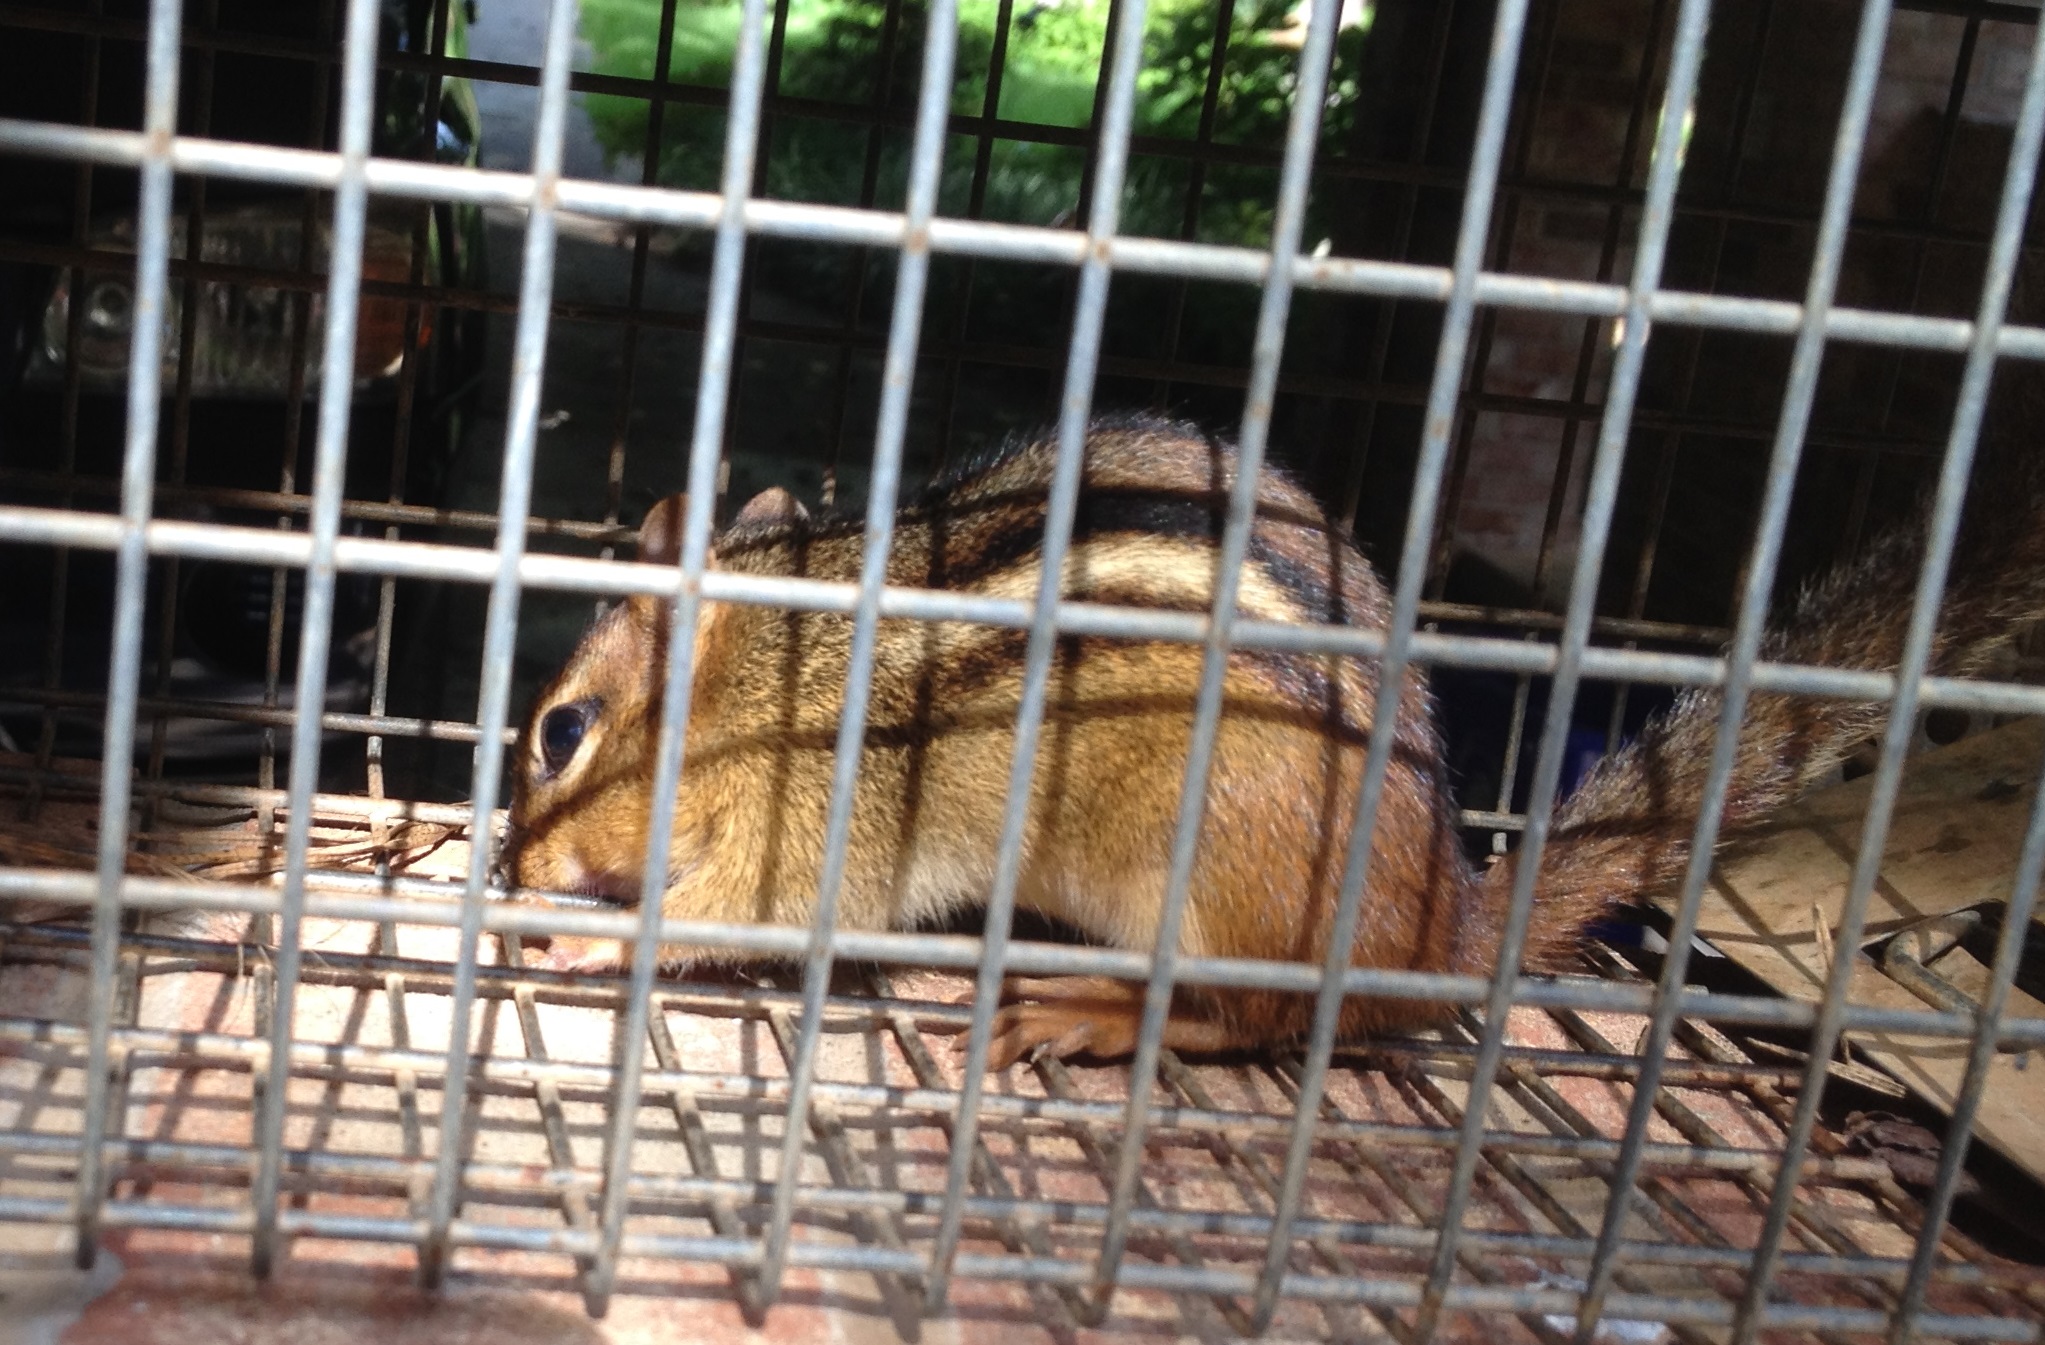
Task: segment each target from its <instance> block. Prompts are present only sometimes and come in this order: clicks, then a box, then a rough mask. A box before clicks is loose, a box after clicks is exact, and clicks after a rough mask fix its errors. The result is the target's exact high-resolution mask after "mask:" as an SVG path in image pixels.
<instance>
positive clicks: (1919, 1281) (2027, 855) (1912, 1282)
mask: <svg viewBox="0 0 2045 1345" xmlns="http://www.w3.org/2000/svg"><path fill="white" fill-rule="evenodd" d="M2041 52H2045V24H2041V25H2040V26H2039V30H2038V38H2037V41H2036V42H2035V44H2034V45H2033V47H2032V65H2031V81H2030V84H2029V86H2028V87H2027V88H2026V89H2025V110H2024V111H2023V112H2022V113H2020V114H2019V116H2018V123H2017V125H2018V130H2017V135H2016V141H2015V144H2014V145H2013V146H2012V148H2011V150H2010V173H2011V176H2012V177H2014V176H2015V175H2016V174H2017V173H2019V172H2021V173H2024V174H2026V175H2035V173H2036V171H2037V161H2038V143H2037V139H2038V138H2037V135H2036V123H2035V118H2033V115H2032V112H2031V106H2030V105H2031V103H2032V101H2033V99H2032V95H2033V94H2035V93H2036V92H2037V91H2038V88H2039V79H2038V73H2039V70H2040V65H2039V62H2038V55H2039V53H2041ZM2027 132H2028V133H2029V135H2030V139H2029V142H2028V145H2027V143H2026V140H2025V136H2026V134H2027ZM2016 223H2017V227H2018V228H2019V229H2021V227H2022V224H2023V219H2022V216H2018V218H2017V221H2016ZM1998 240H2000V235H1999V234H1998ZM2011 242H2012V244H2013V245H2014V243H2015V237H2014V235H2013V236H2012V239H2011ZM2041 875H2045V777H2041V781H2040V786H2039V791H2038V797H2037V798H2036V799H2035V800H2034V801H2033V803H2032V806H2031V825H2030V829H2029V831H2027V832H2026V833H2025V835H2024V850H2023V854H2022V855H2021V856H2020V857H2019V859H2018V860H2017V874H2016V880H2015V883H2014V885H2013V886H2012V887H2011V889H2010V897H2009V904H2008V905H2007V906H2005V907H2004V908H2003V913H2002V935H2001V937H2000V939H1999V940H1998V941H1997V943H1996V946H1995V966H1994V968H1993V970H1992V971H1991V972H1990V974H1989V981H1988V994H1987V996H1986V997H1985V998H1983V999H1982V1001H1981V1008H1980V1023H1979V1026H1977V1027H1976V1028H1975V1030H1974V1043H1973V1048H1972V1050H1971V1051H1970V1052H1969V1053H1968V1056H1967V1073H1966V1076H1965V1078H1964V1079H1963V1080H1962V1081H1961V1084H1960V1092H1959V1097H1958V1100H1957V1101H1956V1102H1955V1103H1954V1105H1953V1116H1952V1120H1951V1121H1950V1122H1949V1123H1948V1125H1947V1127H1946V1142H1945V1145H1944V1147H1943V1148H1942V1149H1940V1151H1939V1167H1938V1175H1937V1176H1936V1177H1935V1178H1934V1179H1933V1181H1932V1189H1931V1199H1930V1200H1929V1201H1928V1202H1927V1203H1926V1205H1925V1208H1924V1226H1923V1228H1922V1229H1920V1230H1919V1232H1918V1234H1917V1247H1916V1250H1915V1251H1913V1252H1912V1253H1911V1257H1910V1274H1909V1276H1908V1277H1907V1278H1906V1279H1905V1280H1904V1281H1903V1293H1902V1295H1901V1301H1899V1302H1898V1303H1897V1305H1896V1315H1895V1325H1894V1327H1893V1328H1892V1329H1891V1331H1890V1333H1889V1340H1890V1345H1909V1342H1910V1341H1911V1340H1913V1339H1915V1338H1916V1335H1917V1318H1918V1315H1919V1313H1920V1312H1922V1311H1923V1308H1924V1295H1925V1290H1926V1289H1927V1288H1928V1287H1929V1286H1930V1284H1931V1272H1932V1268H1933V1266H1935V1265H1936V1264H1937V1263H1938V1252H1939V1242H1940V1240H1941V1238H1943V1236H1944V1235H1945V1230H1946V1220H1947V1218H1948V1216H1950V1215H1951V1213H1952V1209H1953V1195H1954V1193H1955V1192H1956V1191H1957V1190H1958V1189H1959V1184H1960V1171H1961V1169H1962V1167H1963V1166H1964V1165H1965V1164H1966V1161H1967V1147H1968V1145H1969V1144H1970V1143H1971V1142H1972V1140H1973V1138H1974V1116H1975V1113H1976V1112H1977V1111H1979V1109H1980V1106H1981V1094H1982V1092H1983V1091H1984V1090H1985V1089H1986V1088H1987V1086H1988V1069H1989V1065H1990V1064H1991V1063H1992V1062H1993V1061H1994V1059H1995V1051H1996V1037H1997V1035H1998V1034H1999V1032H2000V1030H2001V1028H2002V1017H2003V1013H2004V1011H2005V1010H2006V1009H2007V1008H2008V1006H2009V992H2010V985H2011V983H2012V982H2013V981H2014V980H2015V979H2016V973H2017V964H2018V962H2019V961H2021V959H2022V958H2023V955H2024V940H2025V937H2026V935H2028V934H2029V933H2030V930H2031V912H2032V910H2033V909H2034V908H2035V906H2036V905H2037V900H2038V882H2039V878H2040V876H2041Z"/></svg>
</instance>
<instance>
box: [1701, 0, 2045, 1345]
mask: <svg viewBox="0 0 2045 1345" xmlns="http://www.w3.org/2000/svg"><path fill="white" fill-rule="evenodd" d="M1870 8H1873V6H1870ZM2038 61H2039V52H2038V48H2037V47H2036V46H2034V47H2033V49H2032V65H2031V72H2030V76H2029V80H2028V82H2027V84H2026V86H2025V90H2024V111H2023V114H2022V115H2023V117H2024V119H2025V120H2024V121H2023V122H2022V123H2021V124H2020V127H2019V132H2020V134H2019V136H2018V137H2017V139H2016V140H2015V142H2014V143H2013V144H2012V146H2011V158H2010V170H2009V177H2008V179H2007V181H2006V182H2005V184H2004V188H2003V197H2002V205H2001V209H2000V210H1999V211H1998V213H1997V216H1996V233H1995V236H1994V241H1993V242H1992V243H1991V245H1990V249H1989V258H1988V262H1989V264H1988V270H1987V273H1986V275H1985V276H1984V278H1983V280H1982V292H1981V303H1980V307H1979V308H1978V310H1977V311H1976V313H1975V318H1974V335H1973V339H1972V341H1971V342H1970V343H1969V349H1968V352H1967V365H1966V370H1965V372H1964V374H1963V375H1962V376H1961V381H1960V395H1959V401H1958V404H1957V405H1956V406H1955V408H1954V411H1953V425H1952V431H1951V435H1950V436H1949V438H1948V440H1947V444H1946V456H1945V461H1944V463H1943V465H1942V466H1941V468H1940V471H1939V482H1938V491H1937V494H1936V495H1935V496H1934V497H1933V503H1932V512H1931V517H1930V519H1929V521H1928V523H1927V525H1926V526H1927V530H1928V536H1927V538H1926V545H1925V554H1924V562H1923V568H1922V569H1921V571H1920V572H1919V574H1918V582H1917V592H1916V595H1915V598H1914V600H1913V605H1912V609H1911V613H1910V626H1909V631H1908V634H1907V636H1906V638H1905V642H1904V646H1903V656H1902V659H1901V660H1900V662H1899V664H1898V667H1897V672H1896V700H1895V704H1894V706H1893V707H1892V708H1891V710H1890V718H1889V727H1888V730H1887V732H1886V733H1885V734H1884V735H1883V738H1882V755H1881V763H1880V765H1879V766H1878V767H1877V768H1876V770H1875V776H1874V784H1873V786H1872V789H1871V792H1870V794H1869V798H1868V811H1867V817H1866V822H1865V824H1864V826H1863V829H1862V833H1861V838H1860V850H1859V853H1858V855H1857V856H1856V857H1855V860H1854V868H1853V879H1852V883H1851V885H1850V886H1849V887H1848V888H1847V893H1846V909H1845V912H1844V914H1843V916H1842V918H1841V921H1840V929H1839V931H1838V935H1837V940H1838V946H1839V948H1840V949H1841V950H1842V956H1840V957H1838V958H1837V959H1835V960H1834V962H1833V966H1832V971H1831V975H1830V976H1828V977H1827V978H1826V983H1825V998H1824V1001H1823V1003H1822V1004H1821V1006H1820V1009H1819V1014H1818V1021H1817V1023H1816V1024H1815V1025H1814V1026H1813V1028H1812V1031H1811V1047H1810V1051H1811V1058H1810V1068H1809V1070H1808V1071H1807V1073H1806V1075H1805V1078H1804V1082H1803V1087H1802V1089H1801V1091H1800V1092H1799V1093H1798V1095H1797V1105H1796V1111H1795V1113H1794V1115H1793V1116H1792V1118H1791V1122H1790V1128H1789V1134H1788V1136H1787V1138H1786V1139H1785V1141H1784V1144H1785V1154H1786V1158H1785V1161H1784V1163H1783V1166H1782V1170H1781V1172H1780V1173H1779V1174H1778V1176H1777V1178H1776V1182H1775V1189H1774V1191H1773V1192H1772V1194H1771V1197H1770V1201H1769V1208H1768V1218H1767V1222H1766V1223H1765V1224H1764V1225H1763V1228H1762V1233H1761V1239H1760V1241H1759V1242H1758V1243H1757V1244H1756V1247H1755V1251H1754V1267H1753V1271H1752V1273H1751V1276H1750V1278H1749V1280H1748V1286H1747V1293H1746V1295H1745V1297H1744V1298H1743V1299H1742V1301H1741V1303H1740V1311H1739V1314H1738V1316H1737V1317H1736V1318H1735V1319H1734V1327H1733V1339H1734V1341H1735V1342H1737V1343H1738V1345H1745V1342H1748V1341H1750V1340H1752V1339H1753V1337H1754V1333H1755V1332H1756V1330H1757V1329H1758V1328H1759V1324H1760V1316H1761V1312H1762V1309H1763V1307H1764V1306H1765V1304H1766V1302H1767V1297H1768V1286H1769V1284H1770V1282H1771V1281H1772V1279H1773V1278H1774V1273H1775V1265H1776V1260H1777V1257H1778V1255H1779V1252H1780V1245H1781V1240H1782V1232H1783V1228H1784V1226H1785V1225H1786V1223H1787V1220H1788V1216H1789V1205H1790V1201H1791V1197H1792V1195H1793V1193H1794V1191H1795V1189H1796V1180H1797V1164H1796V1163H1795V1162H1794V1159H1795V1158H1796V1157H1797V1156H1799V1155H1801V1154H1802V1153H1803V1151H1804V1148H1805V1146H1806V1145H1807V1144H1809V1142H1810V1135H1811V1128H1812V1126H1813V1125H1814V1124H1815V1122H1816V1118H1817V1109H1818V1104H1819V1102H1820V1100H1821V1097H1822V1094H1823V1092H1824V1086H1825V1081H1826V1076H1827V1073H1828V1071H1829V1067H1830V1064H1831V1056H1832V1052H1833V1051H1834V1050H1835V1049H1836V1047H1837V1046H1838V1042H1839V1033H1840V1025H1841V1018H1842V1015H1843V1013H1844V1011H1845V1006H1846V991H1847V988H1848V986H1849V985H1850V983H1851V982H1850V977H1851V975H1852V971H1853V966H1854V961H1855V956H1854V955H1855V950H1856V949H1857V948H1858V946H1859V944H1860V940H1861V935H1862V931H1863V928H1864V925H1865V922H1866V917H1867V903H1868V897H1869V894H1870V893H1871V892H1872V891H1873V888H1874V883H1875V880H1876V878H1877V877H1878V876H1879V874H1880V872H1881V863H1882V849H1883V839H1884V837H1885V836H1886V835H1887V833H1888V826H1889V816H1890V813H1891V812H1892V811H1893V809H1894V807H1895V803H1896V795H1897V792H1898V790H1899V788H1900V787H1901V783H1902V767H1903V757H1904V754H1905V753H1906V751H1907V750H1908V748H1909V745H1910V738H1911V735H1912V733H1913V732H1914V731H1915V727H1916V726H1915V719H1916V711H1917V700H1918V692H1919V682H1920V679H1922V677H1923V675H1924V667H1925V662H1926V660H1927V658H1928V656H1929V653H1930V648H1931V640H1932V635H1933V632H1934V630H1935V628H1936V624H1937V620H1938V607H1939V597H1940V595H1941V593H1942V592H1943V591H1944V588H1945V580H1946V570H1947V567H1948V565H1949V564H1950V562H1951V559H1952V551H1953V537H1954V534H1955V533H1956V531H1957V530H1958V527H1959V520H1960V504H1961V501H1962V499H1963V497H1964V495H1965V491H1966V485H1967V476H1968V473H1969V471H1970V469H1971V468H1972V466H1973V461H1974V450H1975V445H1976V441H1977V439H1978V436H1979V432H1980V428H1981V418H1982V414H1983V410H1984V407H1985V404H1986V401H1987V396H1988V386H1989V383H1990V381H1991V380H1992V378H1993V377H1994V373H1995V344H1996V340H1997V337H1998V336H1999V334H2000V333H2001V330H2002V323H2003V318H2004V314H2005V310H2006V308H2007V305H2008V302H2009V291H2010V287H2011V284H2012V281H2013V279H2014V273H2015V267H2016V261H2017V254H2018V244H2019V243H2020V241H2021V240H2020V237H2019V235H2020V232H2021V229H2022V226H2023V219H2024V215H2025V212H2026V211H2027V210H2028V209H2029V205H2030V194H2031V189H2032V186H2033V184H2034V181H2035V175H2036V167H2037V165H2036V160H2037V146H2038V138H2037V137H2038V129H2037V127H2036V126H2034V125H2032V124H2031V120H2032V119H2034V118H2036V117H2038V116H2039V115H2040V113H2039V110H2038V109H2036V108H2035V107H2034V106H2033V104H2034V102H2035V100H2036V99H2037V98H2038V97H2039V87H2038V85H2039V79H2040V73H2039V65H2038ZM1856 73H1858V72H1856ZM2026 136H2028V137H2029V140H2028V144H2029V146H2030V148H2029V150H2028V154H2029V158H2027V159H2019V157H2018V155H2019V153H2020V152H2023V151H2022V147H2023V145H2024V144H2025V143H2026V140H2025V137H2026Z"/></svg>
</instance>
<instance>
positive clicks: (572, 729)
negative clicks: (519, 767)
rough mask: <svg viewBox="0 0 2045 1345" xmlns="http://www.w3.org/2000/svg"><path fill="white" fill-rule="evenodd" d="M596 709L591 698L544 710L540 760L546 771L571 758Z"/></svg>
mask: <svg viewBox="0 0 2045 1345" xmlns="http://www.w3.org/2000/svg"><path fill="white" fill-rule="evenodd" d="M596 711H597V702H595V701H574V702H571V703H570V704H567V705H557V706H555V707H554V708H553V709H551V710H549V711H547V714H546V717H545V718H543V719H541V720H540V761H541V763H542V764H543V765H545V766H546V768H547V774H549V775H558V774H559V773H560V771H561V768H562V767H564V766H566V765H567V764H568V763H569V762H570V761H573V760H574V759H575V751H576V749H577V748H579V747H581V746H582V736H583V735H584V734H585V733H587V732H588V731H589V723H590V720H591V719H593V718H595V717H596Z"/></svg>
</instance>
